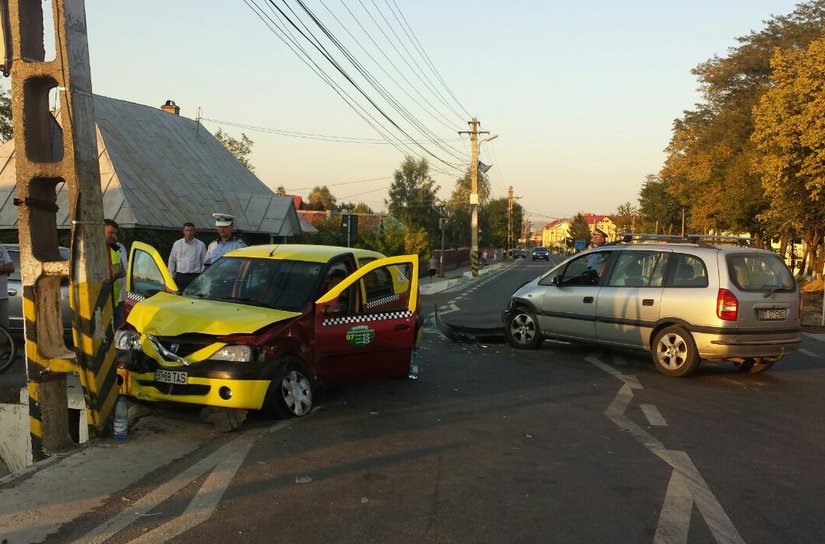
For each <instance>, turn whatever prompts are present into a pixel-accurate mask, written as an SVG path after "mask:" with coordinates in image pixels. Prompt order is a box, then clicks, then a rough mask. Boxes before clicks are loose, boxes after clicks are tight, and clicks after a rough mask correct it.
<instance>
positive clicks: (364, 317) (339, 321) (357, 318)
mask: <svg viewBox="0 0 825 544" xmlns="http://www.w3.org/2000/svg"><path fill="white" fill-rule="evenodd" d="M412 315H413V314H412V312H410V311H409V310H405V311H403V312H384V313H380V314H361V315H346V316H342V317H332V318H329V319H324V320H323V321H322V322H321V325H323V326H324V327H328V326H330V325H346V324H348V323H366V322H370V321H384V320H386V319H402V318H403V319H406V318H408V317H410V316H412Z"/></svg>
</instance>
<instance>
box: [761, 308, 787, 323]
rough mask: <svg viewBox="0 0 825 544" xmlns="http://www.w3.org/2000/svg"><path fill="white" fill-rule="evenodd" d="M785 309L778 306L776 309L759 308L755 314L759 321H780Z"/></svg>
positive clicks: (783, 317) (783, 316)
mask: <svg viewBox="0 0 825 544" xmlns="http://www.w3.org/2000/svg"><path fill="white" fill-rule="evenodd" d="M785 315H786V314H785V309H784V308H779V309H776V310H768V309H761V310H759V313H758V314H757V317H758V319H759V320H760V321H780V320H782V319H785Z"/></svg>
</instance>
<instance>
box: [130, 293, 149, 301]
mask: <svg viewBox="0 0 825 544" xmlns="http://www.w3.org/2000/svg"><path fill="white" fill-rule="evenodd" d="M126 298H128V299H129V300H134V301H137V302H140V301H141V300H145V299H146V297H145V296H143V295H141V294H140V293H135V292H134V291H127V292H126Z"/></svg>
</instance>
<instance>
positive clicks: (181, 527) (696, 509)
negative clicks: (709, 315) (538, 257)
mask: <svg viewBox="0 0 825 544" xmlns="http://www.w3.org/2000/svg"><path fill="white" fill-rule="evenodd" d="M547 268H548V265H547V263H541V264H538V263H536V264H534V263H532V262H530V261H529V260H528V261H522V262H519V263H517V264H516V266H514V267H512V268H510V269H507V270H504V271H501V272H498V273H493V274H488V275H484V276H481V277H479V278H477V279H475V280H473V281H471V282H468V283H466V284H464V285H461V286H459V287H456V288H454V289H452V290H449V291H445V292H443V293H439V294H437V295H433V296H430V297H424V300H423V303H424V304H425V308H432V306H433V305H434V304H435V305H437V306H438V307H439V308H440V310H439V312H440V314H441V315H443V316H444V318H445V319H449V320H450V321H451V322H454V323H465V324H474V325H478V324H493V323H497V322H498V321H497V320H498V316H499V313H500V311H501V309H502V307H503V305H504V303H505V301H506V300H507V298H508V297H509V294H510V293H511V292H512V291H513V290H514V289H515V288H516V287H518V286H519V285H520V284H521V283H523V282H524V281H526V280H528V279H530V278H533V277H535V276H537V275H538V274H539V273H541V272H542V271H544V270H547ZM419 357H420V358H419V365H420V369H421V370H420V378H419V379H418V380H417V381H406V380H394V381H383V380H382V381H371V382H362V383H353V384H349V385H346V386H344V387H340V388H336V389H334V390H332V391H329V392H328V393H327V395H326V397H325V398H324V399H323V407H322V409H321V410H319V411H317V412H316V413H314V414H313V415H311V416H309V417H307V418H303V419H301V420H297V421H295V420H293V421H289V422H281V423H278V424H275V425H273V423H272V422H270V421H267V420H263V419H259V418H252V419H251V420H249V421H248V422H247V424H246V425H245V426H244V428H243V430H242V431H241V432H240V433H235V434H231V435H223V436H217V437H216V438H215V441H214V442H213V443H212V444H210V445H209V447H207V448H205V449H203V450H201V451H200V452H198V454H197V455H195V456H193V457H191V458H186V459H184V460H182V461H180V462H178V463H174V464H172V465H170V466H169V467H167V468H166V469H165V470H163V471H161V472H159V473H157V474H154V475H152V476H151V477H149V478H147V479H146V480H144V481H143V482H141V483H139V484H138V485H136V486H134V487H133V488H131V489H129V490H128V491H127V492H125V493H123V494H122V496H116V497H110V499H109V501H108V502H107V504H106V506H105V507H103V508H100V509H98V510H97V511H95V512H93V513H92V514H89V515H88V516H86V517H84V518H82V519H80V520H78V521H76V522H75V523H73V524H71V525H69V526H66V527H64V528H63V530H62V531H61V532H60V534H59V535H57V536H56V537H55V538H54V539H53V541H55V542H71V541H80V542H98V541H100V542H102V541H103V540H100V539H97V540H96V539H95V538H92V537H88V538H87V537H84V535H88V534H89V533H90V532H92V533H93V534H103V533H105V531H103V532H101V527H109V528H111V527H122V529H118V530H117V531H111V533H112V534H113V535H114V536H112V538H111V539H110V540H108V542H132V541H135V540H136V541H138V542H143V541H146V542H166V541H170V542H186V543H188V542H192V543H199V544H200V543H203V542H235V541H244V542H301V543H316V542H317V543H322V542H323V543H326V542H336V543H339V542H340V543H350V542H351V543H359V544H361V543H364V542H382V543H383V542H387V543H407V542H415V543H418V542H437V543H453V542H455V543H466V542H495V543H499V542H508V543H510V542H513V543H516V542H531V543H533V542H632V543H636V542H674V543H678V542H686V543H702V542H714V541H715V542H725V543H727V542H730V543H735V542H748V543H759V542H766V543H767V542H795V543H802V542H811V543H814V542H816V543H819V542H821V541H822V540H823V535H825V517H823V516H822V515H821V513H820V504H821V499H820V497H821V493H820V490H821V489H822V488H823V483H825V476H823V471H822V470H821V466H820V465H821V461H822V459H823V457H824V456H823V454H825V451H823V449H824V448H823V446H824V445H825V420H823V418H822V417H821V416H820V414H821V413H822V411H823V408H825V402H824V401H823V396H822V395H821V394H820V392H821V390H822V389H823V386H825V370H823V360H825V344H822V343H819V342H817V341H814V340H811V339H806V340H805V342H804V343H803V351H801V352H799V353H796V354H794V355H791V356H789V357H787V358H786V359H784V360H783V361H782V362H780V363H778V364H777V365H775V366H774V367H773V369H771V371H769V372H767V373H765V374H759V375H747V374H741V373H739V372H738V371H737V370H736V369H735V368H734V367H733V365H723V364H714V365H711V364H707V363H705V364H704V365H703V367H702V368H701V369H700V371H699V372H698V373H697V374H696V375H695V376H693V377H690V378H685V379H674V378H667V377H665V376H662V375H660V374H658V373H657V372H656V371H655V370H654V369H653V366H652V363H651V362H650V360H649V356H648V355H647V354H644V353H636V352H620V351H612V350H607V349H602V348H598V347H593V346H583V345H570V344H563V343H555V342H545V343H544V345H543V346H541V347H540V348H539V349H537V350H535V351H518V350H513V349H511V348H510V347H509V346H507V345H506V344H459V343H453V342H451V341H448V340H446V339H444V338H443V337H442V336H441V335H440V334H439V333H438V332H437V330H436V329H435V327H434V325H432V324H431V323H430V324H428V325H427V326H426V328H425V336H424V340H423V343H422V346H421V349H420V352H419ZM187 474H188V475H189V476H188V477H189V478H190V479H189V480H185V481H183V480H182V481H183V482H184V483H183V484H181V485H180V486H177V487H176V486H170V482H173V481H175V479H176V478H181V477H183V476H184V475H187ZM187 482H188V483H187ZM184 484H185V485H184ZM146 497H153V500H154V502H153V503H152V506H151V507H147V508H146V509H144V513H143V515H141V516H140V517H139V518H135V517H134V514H132V513H128V514H126V513H124V512H125V510H124V508H126V507H127V506H128V505H129V504H134V503H135V502H137V501H141V500H144V501H145V500H147V499H146ZM128 516H131V517H129V519H128V520H126V521H128V523H121V521H123V520H124V518H125V517H128ZM118 520H120V521H118Z"/></svg>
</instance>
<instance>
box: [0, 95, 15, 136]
mask: <svg viewBox="0 0 825 544" xmlns="http://www.w3.org/2000/svg"><path fill="white" fill-rule="evenodd" d="M11 115H12V112H11V91H9V90H8V89H4V88H0V143H3V142H7V141H9V140H10V139H11V138H12V126H13V125H12V117H11Z"/></svg>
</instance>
